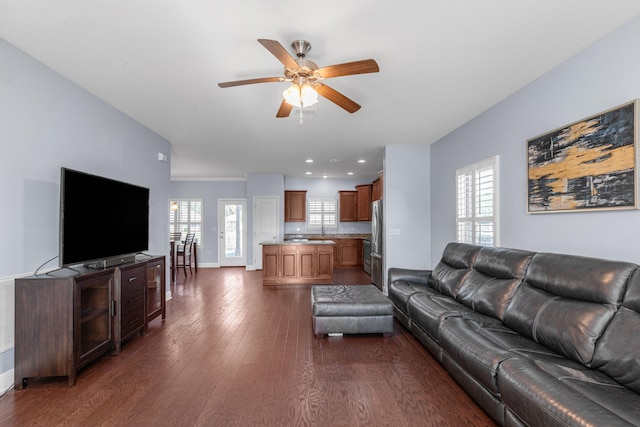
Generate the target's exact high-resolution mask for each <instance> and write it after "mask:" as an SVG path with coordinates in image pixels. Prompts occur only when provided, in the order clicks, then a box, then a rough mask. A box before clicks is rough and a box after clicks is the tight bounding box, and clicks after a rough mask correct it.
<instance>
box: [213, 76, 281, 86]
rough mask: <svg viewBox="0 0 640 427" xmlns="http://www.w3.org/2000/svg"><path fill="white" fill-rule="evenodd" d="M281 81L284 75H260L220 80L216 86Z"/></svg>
mask: <svg viewBox="0 0 640 427" xmlns="http://www.w3.org/2000/svg"><path fill="white" fill-rule="evenodd" d="M283 81H285V78H284V77H261V78H257V79H247V80H236V81H234V82H222V83H218V86H220V87H232V86H242V85H252V84H254V83H271V82H283Z"/></svg>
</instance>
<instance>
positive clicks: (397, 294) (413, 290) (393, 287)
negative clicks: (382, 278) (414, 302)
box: [389, 280, 434, 314]
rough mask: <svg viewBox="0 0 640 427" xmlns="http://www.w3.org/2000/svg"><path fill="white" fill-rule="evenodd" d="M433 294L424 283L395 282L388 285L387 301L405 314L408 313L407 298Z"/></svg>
mask: <svg viewBox="0 0 640 427" xmlns="http://www.w3.org/2000/svg"><path fill="white" fill-rule="evenodd" d="M430 291H431V292H434V290H433V289H432V288H430V287H429V285H427V284H424V283H417V282H410V281H407V280H396V281H395V282H393V283H389V299H390V300H391V301H393V303H394V304H395V305H396V307H398V308H399V309H400V310H402V311H403V312H404V313H405V314H408V313H409V306H408V304H409V298H411V297H412V296H413V295H416V294H424V293H425V292H430Z"/></svg>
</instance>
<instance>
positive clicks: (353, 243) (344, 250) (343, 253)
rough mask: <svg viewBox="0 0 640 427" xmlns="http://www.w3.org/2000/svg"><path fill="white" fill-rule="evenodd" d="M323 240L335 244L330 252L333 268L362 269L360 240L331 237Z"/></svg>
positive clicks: (362, 249) (362, 250)
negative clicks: (331, 253)
mask: <svg viewBox="0 0 640 427" xmlns="http://www.w3.org/2000/svg"><path fill="white" fill-rule="evenodd" d="M325 239H329V240H332V241H334V242H335V243H336V244H335V246H333V251H332V252H333V267H334V268H364V247H363V244H362V239H356V238H339V237H333V236H328V237H325ZM310 240H317V238H311V239H310Z"/></svg>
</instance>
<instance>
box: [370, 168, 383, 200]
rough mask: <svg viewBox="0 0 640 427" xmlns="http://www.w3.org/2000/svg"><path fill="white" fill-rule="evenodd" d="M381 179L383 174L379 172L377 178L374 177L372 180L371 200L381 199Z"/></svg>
mask: <svg viewBox="0 0 640 427" xmlns="http://www.w3.org/2000/svg"><path fill="white" fill-rule="evenodd" d="M383 179H384V176H383V174H382V172H381V173H380V176H379V177H378V178H376V180H375V181H373V183H372V188H371V200H372V201H375V200H380V199H382V181H383Z"/></svg>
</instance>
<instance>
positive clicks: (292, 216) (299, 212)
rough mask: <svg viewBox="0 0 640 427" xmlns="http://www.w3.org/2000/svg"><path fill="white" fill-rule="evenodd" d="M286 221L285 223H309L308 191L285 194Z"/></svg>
mask: <svg viewBox="0 0 640 427" xmlns="http://www.w3.org/2000/svg"><path fill="white" fill-rule="evenodd" d="M284 221H285V222H306V221H307V192H306V191H285V192H284Z"/></svg>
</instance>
